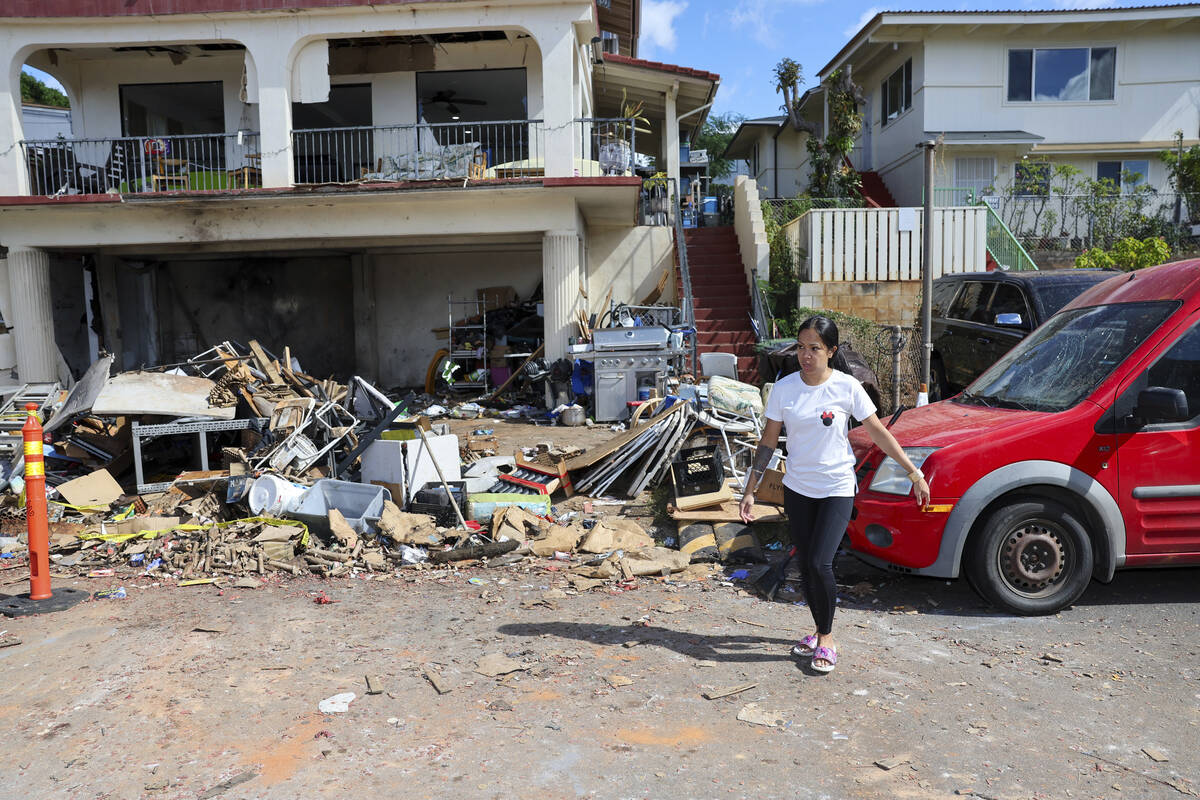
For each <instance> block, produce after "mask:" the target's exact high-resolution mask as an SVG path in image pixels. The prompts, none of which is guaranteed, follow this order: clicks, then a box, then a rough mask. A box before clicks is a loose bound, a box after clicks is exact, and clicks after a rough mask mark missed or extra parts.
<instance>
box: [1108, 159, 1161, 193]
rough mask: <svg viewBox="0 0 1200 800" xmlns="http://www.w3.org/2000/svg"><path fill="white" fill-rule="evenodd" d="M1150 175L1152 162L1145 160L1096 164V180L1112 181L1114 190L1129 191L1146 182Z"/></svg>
mask: <svg viewBox="0 0 1200 800" xmlns="http://www.w3.org/2000/svg"><path fill="white" fill-rule="evenodd" d="M1149 174H1150V162H1149V161H1147V160H1145V159H1140V160H1136V161H1099V162H1097V163H1096V180H1098V181H1103V180H1108V181H1112V185H1113V187H1114V188H1117V189H1121V190H1122V191H1129V190H1130V189H1132V188H1133V187H1135V186H1141V185H1142V184H1143V183H1145V182H1146V177H1147V176H1148V175H1149Z"/></svg>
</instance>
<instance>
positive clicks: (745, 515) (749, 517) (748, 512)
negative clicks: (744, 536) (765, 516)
mask: <svg viewBox="0 0 1200 800" xmlns="http://www.w3.org/2000/svg"><path fill="white" fill-rule="evenodd" d="M738 513H739V514H741V516H742V522H745V523H746V524H749V523H751V522H754V492H747V493H746V494H744V495H742V502H741V504H740V505H739V506H738Z"/></svg>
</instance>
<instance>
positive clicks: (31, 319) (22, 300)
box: [8, 247, 58, 383]
mask: <svg viewBox="0 0 1200 800" xmlns="http://www.w3.org/2000/svg"><path fill="white" fill-rule="evenodd" d="M8 290H9V294H10V296H11V303H12V316H13V318H12V327H13V336H14V338H15V339H16V342H15V344H16V348H17V374H18V375H19V376H20V378H21V381H22V382H24V383H32V382H34V381H53V380H56V379H57V378H58V346H57V345H56V344H55V342H54V311H53V309H52V308H51V306H50V257H49V256H47V255H46V252H45V251H44V250H36V249H33V248H28V247H11V248H9V250H8Z"/></svg>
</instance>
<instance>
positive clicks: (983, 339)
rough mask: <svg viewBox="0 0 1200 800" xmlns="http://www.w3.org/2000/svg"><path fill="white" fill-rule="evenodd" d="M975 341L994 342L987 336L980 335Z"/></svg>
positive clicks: (981, 342)
mask: <svg viewBox="0 0 1200 800" xmlns="http://www.w3.org/2000/svg"><path fill="white" fill-rule="evenodd" d="M975 341H977V342H979V343H980V344H991V343H992V340H991V339H989V338H987V337H986V336H980V337H979V338H978V339H976V340H975Z"/></svg>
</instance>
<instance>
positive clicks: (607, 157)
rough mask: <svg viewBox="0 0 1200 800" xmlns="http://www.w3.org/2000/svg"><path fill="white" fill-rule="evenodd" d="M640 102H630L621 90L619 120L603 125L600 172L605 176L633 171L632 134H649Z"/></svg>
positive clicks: (648, 126)
mask: <svg viewBox="0 0 1200 800" xmlns="http://www.w3.org/2000/svg"><path fill="white" fill-rule="evenodd" d="M644 107H645V103H644V102H643V101H641V100H639V101H638V102H636V103H634V102H630V100H629V95H628V92H627V91H626V90H624V89H622V90H621V112H620V118H619V119H618V120H616V121H615V122H610V123H607V124H606V125H605V129H604V131H602V132H601V137H602V141H601V143H600V152H599V158H600V171H601V172H602V173H603V174H605V175H624V174H625V173H627V172H629V173H632V171H633V144H632V142H633V135H632V134H633V133H634V132H638V133H650V132H651V131H650V121H649V120H647V119H646V116H645V114H644V113H643V109H644Z"/></svg>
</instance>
